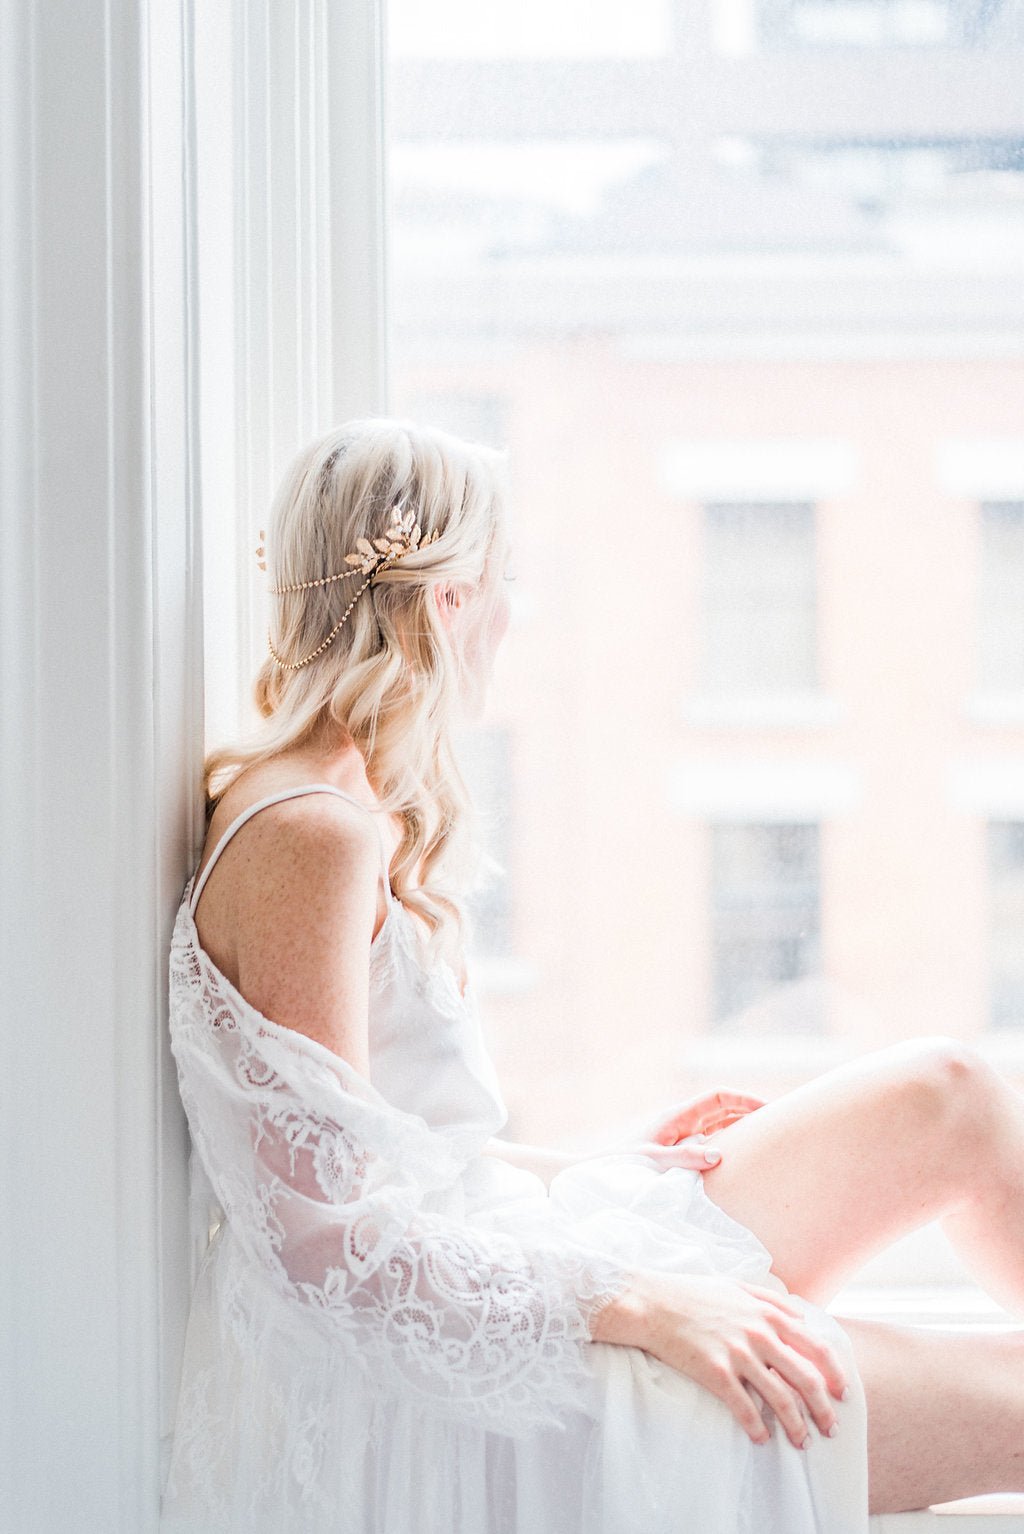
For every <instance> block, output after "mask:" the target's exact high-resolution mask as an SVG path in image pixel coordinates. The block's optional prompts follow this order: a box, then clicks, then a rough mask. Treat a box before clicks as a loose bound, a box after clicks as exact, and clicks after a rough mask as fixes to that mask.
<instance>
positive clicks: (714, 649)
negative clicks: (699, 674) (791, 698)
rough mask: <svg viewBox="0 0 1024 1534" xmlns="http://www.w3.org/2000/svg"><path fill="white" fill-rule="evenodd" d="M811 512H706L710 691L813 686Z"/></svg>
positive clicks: (714, 508)
mask: <svg viewBox="0 0 1024 1534" xmlns="http://www.w3.org/2000/svg"><path fill="white" fill-rule="evenodd" d="M814 624H815V608H814V523H813V509H812V508H811V507H810V506H770V505H754V506H706V507H705V508H704V684H705V686H706V687H707V689H708V690H709V691H713V692H714V691H721V692H733V693H739V694H744V693H756V692H762V691H765V692H772V691H787V690H799V689H801V688H810V687H813V686H814V682H815V637H814Z"/></svg>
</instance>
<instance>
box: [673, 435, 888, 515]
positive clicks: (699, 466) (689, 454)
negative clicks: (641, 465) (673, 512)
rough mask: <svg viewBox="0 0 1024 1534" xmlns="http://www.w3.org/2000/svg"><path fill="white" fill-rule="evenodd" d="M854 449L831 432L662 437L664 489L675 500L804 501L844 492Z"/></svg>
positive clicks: (852, 476)
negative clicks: (763, 436) (689, 438)
mask: <svg viewBox="0 0 1024 1534" xmlns="http://www.w3.org/2000/svg"><path fill="white" fill-rule="evenodd" d="M856 470H857V465H856V449H855V446H854V444H853V443H852V442H845V441H843V440H841V439H839V438H831V437H772V438H769V439H766V440H763V441H762V440H759V439H754V438H751V437H736V438H716V439H712V438H707V439H704V438H697V439H695V440H693V441H676V442H666V443H665V444H664V446H663V448H662V453H661V479H662V483H663V485H664V487H665V489H666V490H667V491H668V493H669V494H670V495H672V496H675V497H677V498H678V499H680V500H728V501H773V500H778V501H785V500H790V501H804V500H811V501H817V500H824V499H827V498H828V497H830V496H834V495H848V494H849V493H850V491H851V490H852V489H853V488H854V485H855V482H856Z"/></svg>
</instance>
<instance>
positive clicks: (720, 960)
mask: <svg viewBox="0 0 1024 1534" xmlns="http://www.w3.org/2000/svg"><path fill="white" fill-rule="evenodd" d="M818 840H819V838H818V827H817V826H816V825H747V824H742V825H716V826H714V827H712V948H713V971H714V1022H715V1024H716V1025H721V1024H722V1023H723V1022H725V1020H727V1019H730V1018H732V1017H733V1015H734V1014H736V1013H738V1012H741V1011H742V1010H743V1009H744V1008H745V1007H748V1006H751V1005H752V1004H753V1003H755V1002H759V1001H763V1000H764V999H765V998H766V997H767V996H768V995H769V994H770V993H771V992H773V991H774V990H776V989H777V988H778V987H781V986H788V985H791V984H793V983H794V982H797V981H801V980H804V979H805V978H807V977H810V976H812V975H814V974H815V973H816V972H817V970H818V969H819V967H820V947H821V918H820V905H821V894H820V870H819V847H818ZM821 1021H822V1020H821V1017H820V1008H819V1003H818V1002H817V1001H816V1000H814V999H812V1001H811V1005H810V1012H809V1014H805V1015H804V1016H803V1026H804V1027H805V1028H818V1027H820V1026H821Z"/></svg>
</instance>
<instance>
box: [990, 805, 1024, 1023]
mask: <svg viewBox="0 0 1024 1534" xmlns="http://www.w3.org/2000/svg"><path fill="white" fill-rule="evenodd" d="M988 861H989V897H990V898H989V954H990V965H991V969H990V973H991V991H990V996H991V1000H990V1006H989V1021H990V1024H991V1026H992V1027H993V1028H1008V1027H1015V1028H1024V821H1016V820H997V821H991V822H990V823H989V827H988Z"/></svg>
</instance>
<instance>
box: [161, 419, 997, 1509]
mask: <svg viewBox="0 0 1024 1534" xmlns="http://www.w3.org/2000/svg"><path fill="white" fill-rule="evenodd" d="M504 465H505V459H504V455H502V454H499V453H497V452H495V451H494V450H492V449H488V448H484V447H480V446H476V445H472V444H468V443H465V442H462V441H460V440H459V439H457V438H454V437H452V436H449V435H447V434H445V433H442V432H439V431H434V430H427V429H425V428H420V427H417V426H414V425H412V424H411V423H407V422H400V421H392V420H376V419H369V420H360V421H353V422H349V423H347V424H345V425H343V426H341V427H339V428H338V429H337V430H335V431H332V432H330V433H328V434H327V435H326V436H324V437H323V438H321V439H319V440H318V441H315V442H313V443H311V444H310V445H309V446H308V447H307V448H305V449H304V450H303V451H302V452H301V453H299V454H298V455H297V457H296V458H295V460H294V461H293V463H292V464H291V465H290V467H289V469H288V471H287V473H286V475H285V477H284V479H283V482H282V484H281V487H280V489H279V492H278V495H277V497H276V500H275V504H274V507H273V509H272V515H271V531H270V538H269V548H268V550H267V559H266V561H264V562H263V567H264V568H266V567H267V566H268V565H269V569H270V572H271V577H272V586H271V590H272V592H273V594H274V606H273V608H272V617H271V626H270V632H269V634H268V655H267V659H266V661H265V662H264V664H263V665H262V667H261V669H260V671H259V674H258V677H257V679H256V698H257V702H258V706H259V710H260V713H261V715H262V716H263V724H262V733H261V734H260V736H259V738H258V739H257V740H255V741H254V742H253V743H251V744H250V745H249V746H246V747H244V748H238V749H223V750H220V751H216V752H214V753H213V754H212V756H211V757H210V758H209V759H208V761H207V764H206V788H207V795H208V802H209V805H210V808H211V810H212V816H211V818H210V823H209V828H208V834H207V838H206V844H205V847H204V849H203V853H202V857H201V859H200V862H199V865H198V867H197V869H196V872H195V873H194V874H193V876H192V878H190V879H189V881H188V884H187V885H186V888H185V892H184V896H183V899H182V904H181V908H180V910H179V912H178V918H177V921H176V923H175V930H174V939H173V944H172V954H171V1037H172V1045H173V1048H174V1053H175V1057H176V1060H177V1065H178V1072H179V1082H180V1086H181V1094H182V1099H183V1102H184V1105H185V1108H186V1111H187V1114H188V1119H189V1125H190V1130H191V1135H192V1140H193V1147H194V1153H193V1163H192V1166H193V1176H194V1190H195V1197H196V1208H197V1209H198V1210H199V1213H200V1215H201V1216H202V1217H204V1219H205V1216H206V1215H207V1213H208V1210H209V1208H210V1205H211V1204H212V1203H214V1202H215V1203H216V1204H217V1205H219V1208H220V1215H221V1220H220V1223H219V1225H218V1227H217V1230H216V1234H215V1235H214V1237H213V1239H212V1241H210V1243H209V1245H208V1247H207V1249H206V1252H205V1255H204V1258H203V1262H202V1264H201V1267H200V1271H199V1275H198V1279H197V1283H196V1287H195V1292H194V1294H193V1297H192V1309H191V1314H190V1320H189V1330H188V1338H187V1344H186V1353H185V1359H184V1365H183V1372H182V1381H181V1391H180V1398H179V1407H178V1414H177V1421H176V1426H175V1433H174V1441H173V1446H172V1455H171V1464H170V1471H169V1477H168V1483H167V1487H166V1493H165V1497H164V1503H163V1521H162V1527H163V1528H164V1529H166V1530H184V1529H188V1530H193V1531H197V1534H198V1531H200V1530H202V1531H203V1534H207V1531H212V1530H215V1529H222V1528H223V1529H232V1530H235V1529H237V1530H243V1529H244V1530H245V1531H246V1534H252V1531H254V1530H264V1529H265V1530H267V1531H270V1530H273V1531H274V1534H285V1531H291V1530H294V1531H296V1534H298V1531H302V1534H318V1531H325V1534H326V1531H331V1534H343V1531H345V1534H347V1531H351V1534H371V1531H380V1534H406V1531H409V1534H411V1531H413V1530H415V1531H416V1534H429V1531H434V1530H436V1531H438V1534H441V1531H444V1534H527V1531H530V1534H634V1531H636V1534H640V1531H643V1534H661V1531H664V1534H669V1531H672V1534H679V1531H683V1530H686V1531H690V1530H694V1531H699V1534H726V1531H729V1534H739V1531H750V1534H754V1531H757V1534H769V1531H772V1530H778V1531H785V1534H865V1531H866V1530H867V1528H868V1513H869V1510H870V1511H871V1512H875V1511H896V1510H900V1509H903V1508H912V1507H920V1506H924V1505H927V1504H928V1503H929V1502H935V1501H941V1500H949V1499H953V1498H955V1497H959V1496H965V1495H969V1494H971V1493H974V1492H978V1491H982V1490H1012V1489H1018V1488H1020V1487H1021V1486H1022V1484H1024V1473H1022V1469H1021V1461H1022V1456H1024V1389H1022V1388H1021V1384H1020V1379H1021V1363H1022V1358H1024V1348H1022V1339H1024V1331H1022V1330H1021V1329H1011V1330H1008V1331H1006V1332H1004V1333H1001V1334H996V1335H985V1336H960V1335H957V1334H955V1333H954V1334H941V1333H938V1332H935V1331H932V1330H915V1329H912V1328H905V1327H897V1326H891V1325H885V1324H882V1323H872V1322H869V1321H865V1320H858V1319H853V1318H847V1319H844V1320H842V1321H840V1320H839V1319H838V1318H836V1317H834V1316H832V1315H831V1314H830V1313H828V1312H827V1311H826V1310H824V1309H823V1308H822V1307H823V1306H824V1305H825V1304H826V1303H827V1302H828V1301H829V1299H830V1298H831V1296H833V1295H834V1294H835V1292H836V1290H837V1289H838V1288H839V1287H840V1285H841V1284H842V1283H843V1282H845V1280H846V1279H847V1278H848V1276H849V1275H850V1273H851V1272H852V1271H853V1270H854V1269H856V1267H857V1266H858V1265H859V1264H860V1263H862V1262H863V1261H864V1260H865V1259H866V1258H868V1257H869V1256H870V1255H871V1254H872V1253H873V1252H875V1251H877V1250H878V1249H879V1248H880V1247H882V1246H883V1245H884V1244H886V1243H887V1242H890V1241H892V1240H893V1239H895V1238H896V1237H898V1236H900V1235H901V1234H902V1233H904V1232H905V1231H908V1230H910V1229H911V1228H913V1227H916V1226H919V1225H921V1224H923V1223H924V1222H926V1221H928V1220H931V1219H934V1218H942V1220H943V1223H944V1227H945V1229H946V1231H947V1232H948V1234H949V1235H950V1237H951V1238H952V1239H953V1240H954V1241H955V1242H956V1243H957V1245H958V1246H959V1247H960V1248H961V1250H962V1251H963V1253H964V1255H965V1257H966V1258H967V1259H968V1260H969V1261H970V1262H971V1263H972V1265H973V1267H974V1269H975V1271H976V1272H977V1273H978V1276H979V1278H980V1279H981V1281H982V1282H983V1283H985V1284H986V1285H987V1286H988V1288H989V1289H990V1291H991V1292H992V1293H993V1294H994V1295H996V1296H997V1298H999V1299H1000V1300H1001V1301H1002V1302H1003V1303H1005V1304H1006V1305H1007V1306H1008V1307H1009V1308H1010V1309H1011V1310H1012V1311H1013V1312H1014V1313H1019V1312H1020V1310H1021V1308H1022V1306H1024V1177H1022V1171H1024V1112H1022V1108H1021V1099H1020V1097H1019V1095H1018V1094H1017V1093H1016V1092H1015V1091H1014V1090H1013V1089H1012V1088H1011V1087H1010V1086H1009V1085H1008V1084H1007V1083H1006V1082H1004V1081H1003V1080H1002V1078H1001V1077H999V1076H998V1074H997V1073H995V1072H994V1071H992V1070H990V1069H989V1068H988V1067H987V1066H986V1065H985V1064H984V1063H983V1062H982V1060H981V1059H980V1057H979V1056H978V1055H977V1054H976V1053H975V1052H974V1051H973V1050H971V1049H970V1048H969V1047H967V1046H965V1045H962V1044H959V1043H956V1042H954V1041H952V1040H949V1039H943V1038H934V1039H927V1040H923V1041H910V1042H904V1043H901V1044H898V1045H896V1046H894V1047H892V1048H890V1049H883V1050H878V1051H875V1052H873V1053H871V1054H869V1055H867V1056H864V1057H862V1058H860V1059H858V1060H856V1061H854V1062H852V1063H849V1064H846V1065H844V1066H841V1067H840V1068H838V1069H836V1070H833V1071H830V1072H828V1073H827V1074H825V1075H824V1076H822V1077H819V1078H818V1079H817V1080H815V1081H812V1082H810V1083H807V1084H806V1085H804V1086H802V1087H800V1088H799V1089H798V1090H796V1091H794V1092H790V1093H788V1094H786V1095H785V1096H784V1097H782V1098H780V1099H778V1100H777V1101H775V1102H772V1103H768V1104H759V1103H758V1101H757V1100H756V1099H752V1098H745V1097H743V1096H742V1095H741V1094H734V1093H725V1092H723V1093H719V1094H709V1096H708V1097H706V1098H700V1099H697V1100H696V1101H695V1102H692V1103H689V1104H683V1105H681V1106H677V1107H676V1108H674V1109H672V1110H671V1111H666V1112H664V1113H662V1114H661V1115H660V1116H658V1117H657V1118H656V1119H655V1120H654V1121H653V1122H652V1124H651V1126H650V1133H649V1135H648V1136H647V1137H646V1138H644V1139H641V1140H640V1141H639V1142H637V1143H635V1144H631V1145H627V1146H611V1147H609V1148H608V1150H607V1151H606V1152H602V1153H601V1154H598V1155H593V1156H586V1157H580V1158H573V1157H570V1156H565V1155H562V1156H559V1155H558V1154H557V1153H554V1152H547V1151H543V1150H540V1149H538V1148H533V1147H528V1146H517V1145H514V1144H510V1143H509V1142H506V1141H502V1140H500V1139H498V1138H496V1135H497V1131H499V1130H500V1129H501V1128H502V1127H503V1125H504V1123H505V1122H506V1119H507V1110H506V1108H505V1105H504V1103H503V1101H502V1099H501V1093H500V1088H499V1085H498V1082H497V1079H496V1077H495V1075H494V1070H493V1066H492V1064H491V1061H490V1058H489V1056H488V1054H487V1051H486V1048H485V1046H484V1043H483V1039H482V1035H481V1032H480V1027H479V1019H478V1015H477V1011H476V1006H475V996H474V992H473V989H472V985H471V984H470V983H469V980H468V977H467V975H466V973H465V967H464V964H463V961H462V957H461V955H462V946H463V945H462V942H461V938H462V932H463V916H464V913H463V907H462V903H461V897H462V894H463V892H464V890H465V889H466V888H468V886H469V884H470V882H471V878H472V876H473V875H474V873H475V868H476V859H477V858H478V857H479V855H480V854H479V849H478V842H477V839H476V837H475V835H474V830H473V819H472V806H471V805H470V803H469V802H468V799H467V795H466V791H465V788H464V785H463V780H462V778H461V776H460V773H459V770H458V764H457V762H456V759H455V757H454V755H453V747H452V732H453V728H454V726H455V725H456V724H457V723H459V722H461V721H465V720H472V719H473V718H475V717H477V716H478V715H479V712H480V710H481V708H482V705H483V700H484V698H485V695H486V689H487V683H488V679H489V675H490V670H491V664H492V660H493V656H494V653H495V650H496V647H497V645H498V644H499V642H500V640H501V638H502V636H503V634H504V632H505V628H506V626H507V621H508V608H507V601H506V598H505V596H504V586H503V580H502V577H503V575H504V574H505V560H506V556H507V552H508V545H507V532H506V526H505V521H504V503H505V480H504ZM258 552H259V553H260V554H263V552H264V551H263V549H262V547H261V549H260V550H259V551H258ZM701 1128H706V1129H708V1130H710V1134H708V1135H707V1136H704V1135H701V1134H699V1133H698V1131H699V1130H700V1129H701ZM711 1139H714V1140H715V1141H716V1143H717V1145H718V1146H719V1147H720V1152H721V1154H720V1159H719V1160H718V1162H717V1164H713V1165H708V1163H707V1162H706V1160H705V1147H706V1146H707V1145H708V1143H709V1142H710V1140H711ZM706 1187H707V1189H708V1190H709V1191H708V1192H706V1191H705V1188H706ZM205 1234H206V1232H204V1235H205ZM773 1423H774V1424H776V1426H775V1428H774V1430H773Z"/></svg>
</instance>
